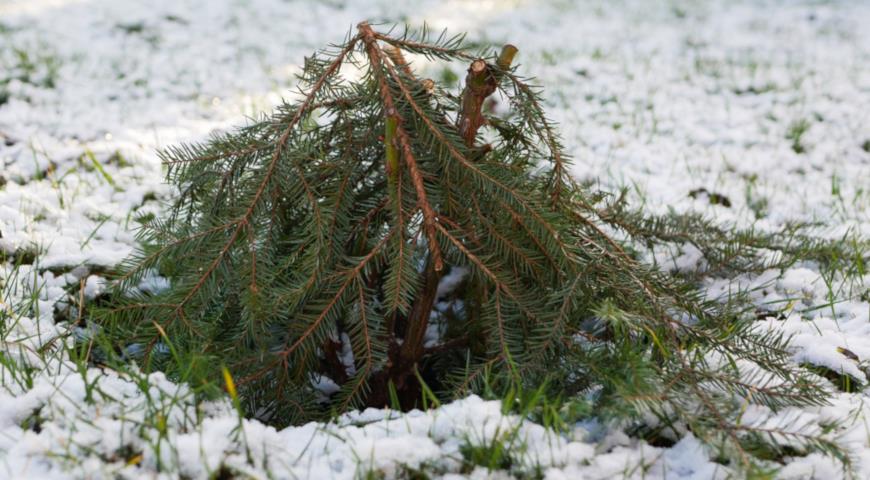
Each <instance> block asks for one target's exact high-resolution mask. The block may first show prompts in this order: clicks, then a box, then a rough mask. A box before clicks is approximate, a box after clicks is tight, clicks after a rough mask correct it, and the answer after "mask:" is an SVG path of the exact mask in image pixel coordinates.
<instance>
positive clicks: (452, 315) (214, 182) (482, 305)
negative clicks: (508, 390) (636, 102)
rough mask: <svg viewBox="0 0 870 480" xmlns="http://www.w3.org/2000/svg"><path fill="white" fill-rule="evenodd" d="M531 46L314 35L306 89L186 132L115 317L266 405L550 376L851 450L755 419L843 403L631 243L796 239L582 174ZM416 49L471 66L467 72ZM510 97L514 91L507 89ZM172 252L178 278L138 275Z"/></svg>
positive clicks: (125, 339)
mask: <svg viewBox="0 0 870 480" xmlns="http://www.w3.org/2000/svg"><path fill="white" fill-rule="evenodd" d="M516 51H517V50H516V48H514V47H512V46H506V47H505V48H504V49H503V50H502V51H501V53H500V54H499V55H498V56H486V55H483V56H480V57H479V56H476V55H472V54H470V53H469V52H467V51H466V50H465V49H464V48H463V47H462V38H461V37H453V38H448V37H445V36H444V35H443V34H442V35H441V36H440V37H438V38H437V39H435V40H432V39H430V36H429V35H428V33H427V32H425V31H424V32H422V33H421V34H419V35H415V34H412V33H409V32H405V33H404V34H403V35H400V36H393V35H390V34H383V33H379V32H377V31H376V30H374V29H373V28H372V27H371V26H369V25H368V24H366V23H361V24H360V25H359V26H358V28H357V30H356V31H355V32H354V33H353V34H352V35H351V36H349V38H348V39H347V40H346V41H345V42H344V43H343V44H342V45H339V46H337V47H335V48H333V49H331V50H329V51H326V52H321V53H319V54H317V55H315V56H313V57H311V58H309V59H307V61H306V63H305V68H304V71H303V73H302V75H301V83H302V86H301V99H300V100H299V101H298V102H296V103H292V104H290V103H288V104H284V105H282V106H280V107H279V108H278V109H277V110H276V111H275V112H274V113H273V114H271V115H269V116H267V117H263V118H261V119H258V120H256V121H254V122H252V123H251V124H249V125H248V126H246V127H244V128H241V129H239V130H237V131H234V132H232V133H227V134H222V135H217V136H214V137H213V138H212V139H210V140H209V141H207V142H205V143H201V144H193V145H182V146H177V147H173V148H170V149H168V150H166V151H165V152H163V159H164V160H165V162H166V164H167V165H168V169H169V173H168V180H169V181H170V182H171V183H173V184H175V185H177V186H178V187H179V189H180V193H179V195H178V198H177V199H176V200H175V202H174V204H173V205H172V206H171V208H170V209H169V212H168V214H167V215H166V216H165V217H164V218H162V219H159V220H154V221H152V222H151V223H150V224H149V225H148V226H147V227H146V228H145V229H144V230H143V231H142V234H141V241H142V244H143V247H142V249H141V250H140V251H139V252H138V253H137V254H136V255H134V256H133V257H132V258H130V259H129V260H128V261H127V262H126V263H125V264H123V265H122V268H121V269H120V273H119V274H118V278H117V281H116V282H115V285H116V291H115V295H114V296H113V299H114V300H113V301H112V302H111V304H110V305H109V306H106V307H104V308H102V309H100V310H98V311H97V312H96V316H97V318H98V319H99V322H100V323H101V325H102V326H103V330H104V332H105V333H106V334H107V337H108V338H109V339H111V342H112V343H113V344H114V345H115V346H116V347H117V348H118V349H119V350H123V351H124V353H125V354H126V355H127V356H130V357H133V358H135V359H136V360H137V361H139V362H141V363H142V364H143V365H145V366H147V367H148V368H161V369H164V370H166V371H168V372H169V373H174V374H176V375H178V376H184V378H190V376H189V375H188V374H187V373H189V372H180V371H179V370H181V369H184V368H194V367H192V366H191V365H192V364H193V363H195V364H196V368H197V369H200V370H201V371H202V378H203V379H205V380H215V381H219V379H221V378H222V376H221V375H222V367H223V366H226V367H227V368H228V369H229V372H231V374H232V377H233V378H235V380H236V385H237V387H238V391H239V395H240V396H241V399H242V401H243V404H244V407H245V409H246V411H247V412H248V413H249V414H252V415H256V416H258V417H259V418H261V419H265V420H268V421H271V422H273V423H275V424H288V423H295V422H301V421H307V420H311V419H315V418H321V417H323V416H325V415H328V414H330V413H331V412H342V411H346V410H348V409H352V408H359V407H365V406H375V407H380V406H384V405H388V404H390V403H391V401H392V402H398V403H400V404H401V406H402V407H404V408H412V407H415V406H422V405H423V404H424V400H425V399H426V398H428V396H431V395H432V392H435V394H436V395H437V396H439V397H440V398H442V399H449V398H453V397H456V396H459V395H464V394H467V393H469V392H472V391H478V390H480V389H482V388H484V387H485V388H493V387H494V386H498V385H506V384H508V383H510V382H519V383H521V384H523V385H526V384H528V385H542V384H543V382H545V381H546V385H547V388H548V389H550V390H552V391H554V392H558V393H559V394H560V395H563V396H575V397H577V398H585V399H586V401H589V402H592V403H593V404H594V407H595V409H596V411H597V412H599V413H600V414H601V415H612V416H615V417H619V418H627V419H634V420H640V419H646V420H644V422H646V423H649V419H650V418H656V419H657V421H656V422H654V423H655V424H656V425H655V428H657V429H658V430H660V431H663V432H670V433H668V434H669V435H673V436H676V435H681V434H683V433H684V432H686V431H691V432H693V433H694V434H695V435H696V436H697V437H699V438H701V439H703V440H704V441H705V442H707V444H708V445H710V446H711V447H714V448H717V449H718V451H719V452H723V453H724V454H725V455H726V456H728V457H729V458H732V459H735V460H736V461H737V463H738V464H742V465H748V464H750V463H751V462H752V458H751V454H752V452H753V451H754V450H757V445H759V442H761V443H764V442H768V443H769V444H771V445H779V444H783V443H786V444H788V445H790V446H791V448H793V449H797V450H802V451H808V450H811V449H822V450H824V451H826V452H829V453H837V450H836V448H835V447H834V444H833V443H831V442H830V441H828V440H824V439H823V438H822V437H821V436H819V435H815V434H814V433H813V432H806V431H804V430H800V429H798V430H794V429H789V428H787V427H783V428H778V427H777V428H774V427H771V426H770V424H769V423H758V424H754V423H752V422H751V421H746V420H745V419H741V415H742V412H744V411H745V410H746V408H747V406H748V405H757V406H761V407H766V408H768V409H770V412H776V411H779V410H781V409H782V408H785V407H788V406H805V405H820V404H823V403H824V402H825V396H824V393H825V392H824V389H823V387H821V386H819V385H820V382H819V380H818V377H816V376H814V375H812V374H810V373H808V372H806V371H804V370H801V369H800V368H799V367H797V366H795V365H793V364H792V363H791V362H790V361H789V359H790V354H789V352H788V351H787V350H786V343H785V339H783V338H782V337H781V336H779V335H778V334H775V333H765V332H756V331H754V329H753V323H752V320H753V319H754V316H753V315H752V313H753V310H752V308H751V306H750V305H749V304H748V303H747V302H745V301H744V299H742V298H741V297H740V296H739V295H735V297H733V298H730V299H724V300H723V299H719V300H708V299H705V298H704V297H703V295H701V294H700V293H699V291H698V290H697V287H696V286H694V285H692V284H691V283H689V281H688V280H687V279H685V278H684V279H681V278H676V277H674V276H671V275H668V274H666V273H664V272H661V271H659V270H657V269H656V268H654V267H652V266H649V265H646V264H644V263H642V262H640V261H639V260H638V257H637V255H636V254H635V253H634V252H635V248H638V247H645V246H649V247H652V246H654V245H656V244H683V243H691V244H695V245H697V246H698V247H699V248H700V249H701V251H702V252H703V253H704V254H705V255H707V257H708V260H709V261H710V262H711V265H714V266H715V267H716V268H717V269H720V270H721V271H732V272H733V271H735V270H740V271H748V270H752V269H754V268H759V266H762V265H763V266H769V265H767V264H764V262H762V261H761V260H760V258H761V257H760V256H759V254H758V253H759V251H761V250H763V249H778V250H781V251H783V252H784V253H785V255H783V256H781V257H780V258H781V261H783V262H784V261H788V260H787V258H788V255H787V254H788V253H790V252H792V251H793V250H794V249H791V250H790V248H791V247H790V246H789V244H788V242H787V241H784V240H783V239H781V238H779V237H776V236H761V235H755V234H752V233H751V232H748V233H744V234H742V236H741V237H739V239H738V240H733V239H729V238H728V237H727V234H726V233H727V232H725V233H723V232H722V231H720V230H717V229H716V227H715V226H713V225H710V224H708V223H706V222H705V221H703V220H702V219H697V218H690V217H664V218H653V217H649V216H646V215H644V214H643V213H641V212H636V211H632V210H630V209H628V207H627V206H626V205H625V202H624V201H623V200H621V199H616V200H608V198H611V197H609V196H608V195H606V194H601V193H599V192H594V191H591V190H589V189H587V188H585V187H582V186H581V185H578V184H577V183H576V182H575V181H574V180H573V179H572V178H571V177H570V176H569V175H568V168H567V164H568V162H569V158H568V156H567V155H565V153H564V152H563V151H562V145H561V144H560V141H559V138H558V135H557V133H556V132H555V131H554V129H553V126H552V124H551V123H550V122H549V121H548V120H547V118H546V116H545V114H544V112H543V110H542V108H541V99H540V97H539V92H538V89H537V88H535V87H533V86H531V85H530V84H528V83H527V82H526V80H524V79H522V78H521V77H519V76H518V75H517V73H516V71H515V69H514V68H513V67H512V66H511V65H512V63H513V58H514V55H515V54H516ZM408 58H425V59H428V60H430V61H443V62H448V61H455V62H463V63H465V64H467V65H469V67H468V74H467V77H466V82H465V86H464V88H463V90H462V91H461V92H455V93H454V94H451V93H450V92H447V91H445V90H443V89H442V88H441V87H440V86H438V85H437V84H435V83H434V82H432V81H431V80H429V79H426V78H421V77H420V76H418V75H417V74H416V73H415V72H414V70H413V69H412V64H411V63H410V62H409V61H407V59H408ZM494 98H499V99H501V100H502V101H506V102H507V103H508V104H509V106H510V112H509V113H508V114H505V115H499V116H496V115H494V114H490V113H488V110H487V101H488V100H490V99H494ZM608 232H610V233H608ZM617 239H618V240H617ZM155 271H156V272H159V273H160V274H161V275H163V276H165V277H167V278H168V279H169V281H170V284H171V286H170V287H169V288H167V289H165V290H163V291H159V292H154V291H152V290H148V291H145V290H142V289H139V288H137V287H138V286H139V285H140V284H141V282H142V280H143V278H145V277H146V276H148V275H152V274H153V272H155ZM134 344H135V345H136V346H138V348H137V349H132V348H130V345H134ZM167 346H168V347H169V348H167ZM168 350H171V352H172V355H169V354H168V353H166V352H167V351H168ZM170 356H175V357H183V358H191V359H195V360H190V361H189V362H187V363H184V362H173V361H170V360H168V357H170Z"/></svg>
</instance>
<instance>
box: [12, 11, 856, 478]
mask: <svg viewBox="0 0 870 480" xmlns="http://www.w3.org/2000/svg"><path fill="white" fill-rule="evenodd" d="M364 19H369V20H371V21H373V22H388V23H393V22H407V23H408V24H410V25H412V26H421V25H422V24H423V23H424V22H426V23H428V24H429V25H430V26H431V27H433V28H438V29H440V28H448V29H449V30H450V31H451V32H462V31H467V32H468V33H469V35H468V39H469V40H470V41H472V42H474V43H475V44H479V45H495V46H498V45H500V44H502V43H504V42H507V41H510V42H512V43H514V44H516V45H517V46H518V47H519V48H520V54H519V57H518V63H520V64H521V66H520V67H519V68H520V72H522V73H524V74H527V75H530V76H534V77H537V78H538V82H539V83H540V84H541V85H542V86H543V87H544V88H545V97H546V98H547V106H546V108H547V110H548V111H549V113H550V114H551V115H552V116H553V118H554V119H555V120H557V121H558V122H559V123H560V128H561V131H562V134H563V136H564V140H565V143H566V146H567V151H569V152H571V154H572V156H573V158H574V167H573V168H574V173H575V175H576V176H577V178H578V179H581V180H593V181H598V182H600V184H601V185H602V186H603V187H605V188H608V189H616V188H619V187H620V186H628V187H629V188H630V194H631V196H632V201H633V202H634V203H635V204H643V205H644V206H645V207H646V208H648V209H650V210H651V211H666V210H667V209H674V210H677V211H690V210H694V211H700V212H703V213H705V214H707V215H708V216H710V217H713V218H716V219H717V220H719V221H721V222H723V223H724V222H727V223H731V224H735V225H739V226H743V227H746V226H753V227H754V228H758V229H762V230H775V229H778V228H782V227H784V226H785V225H787V224H790V223H793V222H810V223H814V224H816V226H815V227H814V233H815V234H816V235H819V236H821V237H825V238H842V239H844V241H854V239H856V238H861V237H862V236H863V238H867V237H868V236H870V68H868V66H870V29H868V28H867V27H866V25H867V21H868V19H870V4H867V3H861V2H858V1H846V0H844V1H799V0H796V1H792V2H768V1H754V2H749V1H736V2H733V1H724V0H723V1H718V2H696V1H690V0H686V1H677V0H673V1H662V2H646V1H626V2H585V1H571V0H551V1H542V2H533V1H522V0H502V1H497V0H489V1H447V2H435V1H420V0H414V1H408V2H396V1H387V0H380V1H379V0H368V1H350V0H329V1H323V2H318V1H315V0H309V1H296V2H293V1H286V0H232V1H231V0H226V1H207V0H189V1H183V2H178V1H174V0H151V1H144V0H141V1H133V0H127V1H98V0H0V233H2V237H0V251H3V252H5V254H4V256H5V257H6V260H7V261H6V263H5V264H3V265H2V267H0V282H2V283H0V284H2V285H4V289H3V295H2V298H0V301H2V302H3V303H2V305H0V308H2V309H4V310H5V312H6V313H5V315H4V316H3V317H0V318H3V319H4V320H3V324H2V325H0V477H4V478H7V477H8V478H68V477H75V478H103V477H119V478H139V477H142V476H144V477H146V478H151V477H153V478H177V477H184V478H206V477H220V478H225V476H227V475H237V476H239V477H242V478H244V477H247V476H250V477H254V478H302V479H309V478H310V479H331V478H335V479H345V478H346V479H351V478H380V477H384V476H385V477H387V478H391V477H392V476H396V475H404V476H406V477H407V478H426V477H412V476H411V475H413V474H414V472H417V473H420V472H423V474H425V475H428V476H429V477H432V478H445V479H447V478H450V479H459V478H513V477H520V478H536V477H538V478H539V477H543V478H547V479H553V480H555V479H578V478H592V479H598V478H601V479H604V478H623V477H624V478H670V479H673V478H696V479H707V478H716V477H721V478H724V477H727V476H729V475H732V474H733V472H732V471H730V470H729V469H728V468H727V467H725V466H722V465H720V464H719V463H716V462H715V461H714V459H712V458H711V456H710V452H708V451H707V450H705V449H704V448H703V447H702V445H701V444H700V442H698V441H697V440H696V439H695V438H693V437H692V436H691V435H690V434H689V435H688V436H686V437H685V438H683V439H681V440H679V441H678V442H677V443H676V444H675V445H673V446H670V447H665V446H660V447H657V446H651V445H648V444H646V443H645V442H644V441H642V440H638V439H634V438H631V437H629V436H627V435H626V434H625V433H623V432H622V431H621V430H620V429H619V426H618V425H601V424H596V423H595V422H585V423H582V424H578V425H576V426H575V427H574V428H573V429H572V431H570V432H568V433H563V434H558V435H557V434H553V433H549V432H548V431H547V430H546V429H545V428H544V427H542V426H541V425H537V424H535V423H534V422H531V421H529V420H525V421H521V420H520V418H518V417H516V416H513V415H503V414H502V412H501V406H500V404H499V402H497V401H484V400H481V399H480V398H477V397H469V398H466V399H463V400H460V401H457V402H454V403H451V404H448V405H444V406H441V407H440V408H438V409H435V410H431V411H428V412H425V413H424V412H413V413H411V414H407V415H398V414H396V413H395V412H389V411H386V410H383V411H377V410H368V411H365V412H361V413H356V414H351V415H346V416H344V417H342V418H340V419H339V420H338V421H336V422H333V423H329V424H325V423H324V424H308V425H305V426H301V427H291V428H287V429H284V430H281V431H276V430H275V429H273V428H271V427H268V426H265V425H262V424H260V423H258V422H256V421H248V420H240V419H239V417H238V416H237V415H236V413H235V412H234V411H233V409H232V407H231V405H230V403H229V402H228V401H222V402H209V403H206V404H200V405H196V404H195V403H194V402H193V398H192V395H191V394H190V391H189V389H188V388H187V387H186V386H185V385H176V384H173V383H172V382H170V381H168V380H166V379H165V378H164V377H163V376H162V375H160V374H152V375H150V376H145V375H136V374H135V372H128V373H125V374H122V375H118V374H115V373H112V372H103V371H100V370H97V369H83V368H81V365H82V362H76V361H75V360H76V359H74V358H70V357H69V352H68V350H66V349H64V348H61V346H62V345H63V344H64V342H68V341H69V340H66V337H67V334H68V332H69V329H70V327H69V324H68V323H67V322H60V323H56V322H55V317H56V315H57V312H58V311H60V310H63V308H64V306H65V305H67V304H69V303H70V302H69V301H68V296H69V295H70V292H72V293H73V294H74V295H82V296H85V297H93V296H96V295H99V293H100V291H101V290H102V289H103V288H104V286H105V285H104V281H103V280H102V278H101V277H100V272H101V271H103V270H104V269H105V268H107V267H111V266H112V265H114V264H116V263H117V262H119V261H120V260H121V259H123V258H124V257H125V256H126V255H127V254H129V253H130V251H131V249H132V248H133V246H134V245H135V238H134V232H135V228H136V226H137V225H138V223H137V222H138V221H139V220H140V219H141V218H142V217H143V216H144V217H147V216H148V215H156V214H159V213H160V210H161V202H163V201H165V200H167V199H169V198H171V195H172V190H171V188H170V187H168V186H166V185H164V184H163V183H162V181H163V172H162V169H161V164H160V161H159V159H158V157H157V154H156V149H158V148H160V147H165V146H168V145H172V144H174V143H176V142H178V141H182V140H193V139H199V138H202V137H204V136H205V135H207V134H208V133H209V132H211V131H213V130H215V129H225V128H228V127H231V126H233V125H239V124H242V123H244V118H245V117H246V116H254V115H257V114H258V113H259V112H262V111H265V110H268V109H269V108H270V107H271V106H272V105H274V104H275V103H276V102H278V100H279V99H280V98H281V97H282V96H284V97H289V96H292V95H293V87H294V85H295V79H294V74H295V73H298V72H299V68H298V66H299V65H301V64H302V61H303V57H304V56H305V55H308V54H310V53H311V52H313V51H314V50H316V49H317V48H320V47H322V46H324V45H326V44H327V43H330V42H336V43H337V42H339V41H341V40H342V39H343V38H344V36H345V35H346V34H347V32H348V31H350V29H351V28H352V27H353V25H355V24H356V23H357V22H359V21H361V20H364ZM420 67H421V68H424V69H425V71H427V73H428V74H429V75H430V76H432V77H433V78H436V79H438V80H442V81H447V82H450V81H456V80H455V79H457V78H460V77H461V76H462V67H461V66H453V67H450V68H440V69H435V68H432V67H430V66H426V65H420ZM698 259H699V257H698V256H697V255H696V254H695V252H693V251H692V249H690V248H685V249H684V250H682V251H675V252H664V253H662V255H658V256H656V257H655V260H656V261H659V262H661V263H662V264H663V265H664V266H665V268H680V269H689V268H696V267H699V265H697V262H698ZM845 260H849V259H845ZM852 260H854V259H852ZM14 263H18V264H24V265H23V266H21V267H19V268H17V269H16V268H13V264H14ZM845 264H849V265H851V266H852V267H855V266H856V265H857V267H855V268H852V270H851V271H846V270H845V269H844V270H843V271H840V272H836V273H835V274H833V275H821V274H820V273H819V269H818V266H817V265H814V264H812V263H809V262H807V263H805V264H800V265H797V266H796V267H795V268H792V269H789V270H787V271H784V272H780V271H769V272H765V273H764V274H762V275H759V276H755V277H745V278H739V279H735V280H733V281H731V282H726V281H724V280H722V279H715V278H707V279H706V280H705V287H706V288H707V289H708V291H709V293H710V294H711V295H720V294H723V293H724V292H727V291H728V289H729V288H732V289H733V288H736V286H738V285H739V286H742V287H744V288H750V289H752V291H753V298H754V300H755V301H756V302H757V303H758V305H759V308H760V309H763V310H765V311H769V312H775V313H772V314H771V315H770V316H765V315H761V316H760V320H759V328H774V329H779V330H780V331H782V332H783V333H785V334H788V335H793V336H794V337H793V341H792V348H793V351H794V359H795V361H796V362H799V363H801V364H807V365H808V366H815V367H818V368H822V369H823V370H820V371H825V372H828V373H829V374H830V373H833V374H834V375H833V376H832V375H828V376H829V377H832V378H834V379H835V380H836V381H837V385H833V384H832V389H833V390H835V391H836V392H837V393H835V394H834V396H833V397H832V400H831V401H832V404H831V405H830V406H826V407H819V408H807V409H803V410H789V411H786V412H782V414H781V415H779V416H778V417H777V418H776V419H774V420H775V421H779V422H783V423H787V424H791V425H795V424H806V425H807V428H809V429H812V430H813V431H817V432H821V433H822V434H825V435H829V436H830V438H833V439H835V440H836V441H837V442H839V443H840V444H841V445H842V446H843V447H844V448H846V449H847V450H849V451H850V452H851V454H852V459H853V462H854V469H855V470H854V474H855V476H856V478H868V477H870V423H868V418H870V417H868V415H870V406H866V405H865V404H864V398H865V391H867V392H868V393H870V390H865V389H864V386H866V385H867V383H868V382H867V372H868V371H870V370H868V369H867V368H866V367H867V365H868V363H867V361H868V359H870V303H868V298H870V293H868V292H870V275H868V273H866V271H865V270H864V265H863V263H861V262H860V261H857V262H856V261H844V265H845ZM701 267H702V266H701ZM154 281H158V280H156V279H155V280H154ZM21 302H25V303H26V304H27V305H29V306H31V307H33V308H31V309H30V313H29V314H27V315H22V314H21V313H20V312H21V311H20V310H16V309H15V308H14V307H16V306H20V305H21ZM843 375H846V376H845V377H844V376H843ZM843 378H847V379H848V380H849V381H850V382H853V384H850V385H848V386H847V387H848V388H845V389H844V388H843V387H844V386H843V385H842V379H843ZM843 390H846V391H843ZM750 414H751V412H750ZM240 426H241V428H240ZM499 442H501V443H503V444H506V445H507V446H509V447H510V449H511V452H512V453H511V459H510V460H511V461H509V462H496V463H494V464H492V465H490V463H487V462H480V461H478V462H475V461H471V460H470V459H473V458H477V457H480V455H478V456H477V457H475V455H474V452H478V453H480V452H483V453H482V456H483V457H484V458H488V459H492V458H493V456H492V455H489V456H487V455H488V454H487V452H489V453H491V452H492V447H493V445H495V444H497V443H499ZM475 463H478V464H482V465H475ZM486 466H493V467H496V469H495V470H488V469H487V468H485V467H486ZM772 466H774V467H776V468H778V473H777V475H778V476H779V477H780V478H794V479H798V478H800V479H804V478H825V479H833V478H840V477H843V476H845V475H846V473H845V472H844V470H843V468H842V466H841V465H840V464H839V463H837V462H836V461H835V460H832V459H829V458H827V457H824V456H822V455H819V454H811V455H809V456H796V457H784V458H781V459H780V462H779V463H776V464H775V465H772ZM421 475H422V474H421Z"/></svg>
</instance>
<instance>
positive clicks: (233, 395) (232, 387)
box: [221, 366, 253, 464]
mask: <svg viewBox="0 0 870 480" xmlns="http://www.w3.org/2000/svg"><path fill="white" fill-rule="evenodd" d="M221 373H222V374H223V377H224V386H225V387H226V390H227V393H228V394H229V395H230V399H231V400H232V402H233V407H234V408H235V409H236V414H237V415H238V419H239V424H238V425H237V426H236V429H237V432H238V435H240V436H241V437H242V441H243V442H244V444H245V455H247V459H248V463H249V464H250V463H253V457H252V456H251V449H250V446H249V445H248V434H247V432H245V415H244V412H243V410H242V403H241V401H240V400H239V393H238V391H237V390H236V382H235V381H234V380H233V375H232V374H231V373H230V371H229V370H228V369H227V367H226V366H222V367H221Z"/></svg>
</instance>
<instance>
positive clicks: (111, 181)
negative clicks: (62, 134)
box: [85, 149, 120, 190]
mask: <svg viewBox="0 0 870 480" xmlns="http://www.w3.org/2000/svg"><path fill="white" fill-rule="evenodd" d="M85 155H87V157H88V158H89V159H90V160H91V164H92V165H93V166H94V168H96V169H97V171H98V172H100V175H102V176H103V180H105V181H106V183H108V184H109V185H111V186H112V187H113V188H114V189H115V190H120V188H119V187H118V184H117V183H115V179H114V178H112V176H111V175H109V172H107V171H106V169H105V168H103V164H102V163H100V161H99V160H97V157H96V156H95V155H94V152H92V151H91V150H90V149H86V150H85Z"/></svg>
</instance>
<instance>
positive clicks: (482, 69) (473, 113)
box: [456, 44, 518, 148]
mask: <svg viewBox="0 0 870 480" xmlns="http://www.w3.org/2000/svg"><path fill="white" fill-rule="evenodd" d="M517 51H518V50H517V47H515V46H513V45H510V44H507V45H505V46H504V47H503V48H502V50H501V54H500V55H499V56H498V59H497V60H496V68H493V66H491V65H489V64H487V63H486V61H484V60H483V59H480V58H478V59H477V60H474V61H473V62H471V65H470V66H469V67H468V75H467V76H466V77H465V89H464V90H463V91H462V106H461V110H460V111H459V117H458V119H457V124H456V126H457V128H459V134H460V136H462V139H463V141H464V142H465V146H466V147H468V148H474V142H475V140H476V139H477V131H478V130H480V127H481V126H483V125H484V124H485V123H486V117H484V116H483V103H484V102H485V101H486V99H487V98H488V97H489V96H490V95H492V94H493V93H494V92H495V91H496V89H497V88H498V77H499V75H500V73H501V72H502V71H504V70H507V69H508V68H510V65H511V63H512V62H513V59H514V57H515V56H516V54H517Z"/></svg>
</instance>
